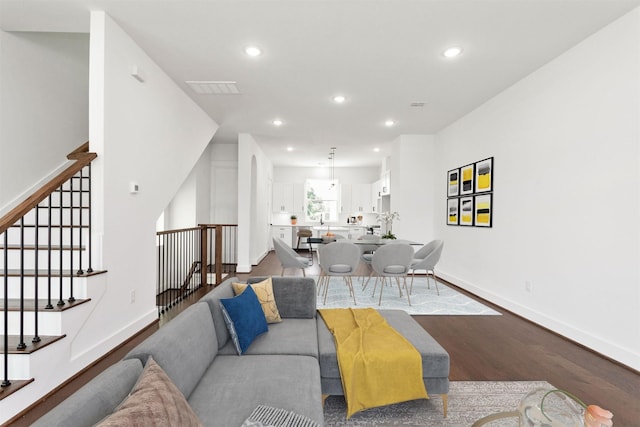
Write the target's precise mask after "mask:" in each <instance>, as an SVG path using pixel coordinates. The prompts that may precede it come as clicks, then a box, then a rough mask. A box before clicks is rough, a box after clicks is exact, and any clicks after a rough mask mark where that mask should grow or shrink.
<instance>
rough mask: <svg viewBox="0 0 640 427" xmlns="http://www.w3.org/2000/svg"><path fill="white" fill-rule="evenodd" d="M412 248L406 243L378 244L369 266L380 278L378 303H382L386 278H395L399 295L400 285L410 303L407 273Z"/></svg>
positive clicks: (411, 257)
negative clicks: (401, 283)
mask: <svg viewBox="0 0 640 427" xmlns="http://www.w3.org/2000/svg"><path fill="white" fill-rule="evenodd" d="M413 253H414V252H413V248H412V247H411V245H409V244H406V243H396V244H386V245H382V246H380V247H379V248H378V249H377V250H376V251H375V252H374V253H373V258H372V259H371V266H372V267H373V269H374V270H375V272H376V274H378V276H380V277H381V278H382V280H381V284H380V300H379V301H378V305H381V304H382V294H383V293H384V285H385V283H386V279H387V278H392V277H393V278H395V279H396V284H397V285H398V291H399V292H400V297H402V287H404V289H405V294H406V295H407V302H408V303H409V305H411V296H410V292H409V290H408V289H407V273H408V272H409V269H410V267H411V260H412V259H413ZM400 278H402V279H403V285H400ZM376 288H377V282H376V286H374V288H373V295H375V293H376Z"/></svg>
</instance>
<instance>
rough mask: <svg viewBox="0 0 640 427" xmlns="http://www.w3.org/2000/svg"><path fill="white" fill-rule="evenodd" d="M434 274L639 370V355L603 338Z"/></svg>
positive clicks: (442, 274)
mask: <svg viewBox="0 0 640 427" xmlns="http://www.w3.org/2000/svg"><path fill="white" fill-rule="evenodd" d="M437 275H438V276H439V277H442V278H443V279H445V280H447V281H449V282H451V283H452V284H454V285H456V286H458V287H460V288H462V289H464V290H466V291H469V292H471V293H473V294H474V295H477V296H479V297H480V298H484V299H486V300H487V301H490V302H492V303H494V304H496V305H499V306H500V307H503V308H504V309H506V310H509V311H511V312H512V313H515V314H517V315H518V316H521V317H523V318H525V319H527V320H529V321H530V322H533V323H535V324H537V325H540V326H542V327H544V328H546V329H549V330H551V331H553V332H555V333H556V334H558V335H561V336H563V337H565V338H567V339H569V340H571V341H574V342H576V343H578V344H580V345H583V346H585V347H587V348H589V349H591V350H593V351H595V352H596V353H600V354H602V355H604V356H605V357H608V358H611V359H613V360H615V361H617V362H619V363H621V364H623V365H626V366H629V367H630V368H632V369H635V370H637V371H640V354H638V353H635V352H634V351H632V350H631V349H628V348H625V347H622V346H620V345H618V344H616V343H613V342H611V341H608V340H606V339H603V338H601V337H598V336H595V335H593V334H590V333H589V332H587V331H584V330H582V329H580V328H577V327H575V326H573V325H571V324H569V323H566V322H564V321H562V320H559V319H556V318H554V317H551V316H549V315H547V314H545V313H542V312H540V311H537V310H532V309H531V308H529V307H527V306H524V305H522V304H520V303H518V302H515V301H512V300H510V299H506V298H503V297H502V296H500V295H497V294H494V293H492V292H488V291H487V290H485V289H483V288H480V287H478V286H476V285H474V284H473V283H471V282H468V281H466V280H464V279H461V278H459V277H456V276H455V275H453V274H449V273H447V272H443V271H442V270H438V273H437Z"/></svg>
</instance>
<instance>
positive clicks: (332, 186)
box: [304, 179, 340, 222]
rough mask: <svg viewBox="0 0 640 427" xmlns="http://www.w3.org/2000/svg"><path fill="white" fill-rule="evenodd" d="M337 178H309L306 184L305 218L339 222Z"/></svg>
mask: <svg viewBox="0 0 640 427" xmlns="http://www.w3.org/2000/svg"><path fill="white" fill-rule="evenodd" d="M339 188H340V186H339V185H338V181H337V180H328V179H307V180H306V181H305V184H304V206H305V220H306V221H308V222H337V221H338V200H340V198H339V196H340V194H339V191H338V189H339Z"/></svg>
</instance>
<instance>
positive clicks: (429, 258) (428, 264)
mask: <svg viewBox="0 0 640 427" xmlns="http://www.w3.org/2000/svg"><path fill="white" fill-rule="evenodd" d="M443 248H444V242H443V241H442V240H433V241H431V242H429V243H427V244H426V245H424V246H423V247H422V248H420V250H418V252H416V253H415V255H414V259H413V261H411V286H410V288H409V292H411V291H413V278H414V277H415V275H416V270H425V271H426V273H427V287H429V288H430V287H431V286H430V284H429V275H431V276H432V277H433V281H434V282H435V284H436V292H437V294H438V295H440V290H439V289H438V279H436V273H435V271H434V270H435V268H436V264H438V261H440V255H442V249H443Z"/></svg>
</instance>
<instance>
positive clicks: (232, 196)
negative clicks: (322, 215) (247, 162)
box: [210, 143, 238, 224]
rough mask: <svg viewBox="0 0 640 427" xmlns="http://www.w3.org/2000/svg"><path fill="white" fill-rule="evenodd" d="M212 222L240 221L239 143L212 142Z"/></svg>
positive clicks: (235, 222)
mask: <svg viewBox="0 0 640 427" xmlns="http://www.w3.org/2000/svg"><path fill="white" fill-rule="evenodd" d="M210 215H211V219H210V222H211V224H237V223H238V144H216V143H213V144H211V208H210Z"/></svg>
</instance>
